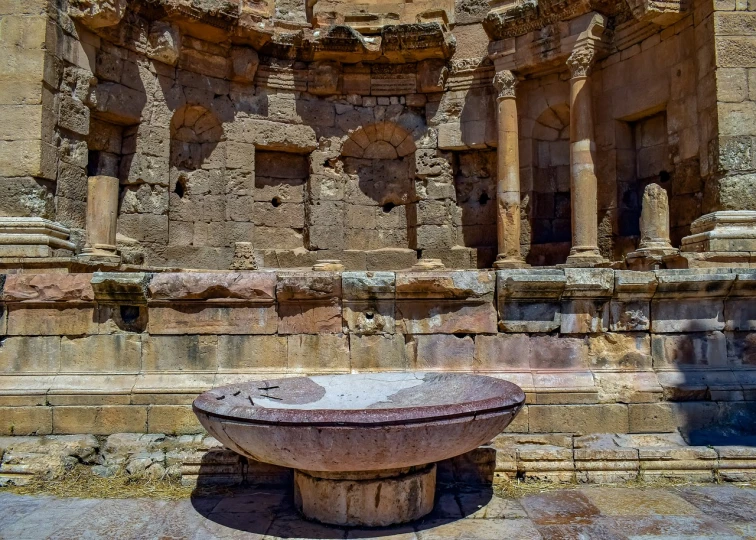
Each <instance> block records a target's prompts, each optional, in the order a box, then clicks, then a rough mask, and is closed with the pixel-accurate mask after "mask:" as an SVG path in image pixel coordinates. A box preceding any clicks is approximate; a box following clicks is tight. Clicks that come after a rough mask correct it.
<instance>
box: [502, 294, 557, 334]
mask: <svg viewBox="0 0 756 540" xmlns="http://www.w3.org/2000/svg"><path fill="white" fill-rule="evenodd" d="M499 317H500V319H501V320H500V321H499V330H501V331H502V332H514V333H517V332H528V333H538V332H553V331H554V330H557V329H559V328H561V326H562V304H561V302H548V301H543V302H523V301H514V300H504V301H501V299H500V300H499Z"/></svg>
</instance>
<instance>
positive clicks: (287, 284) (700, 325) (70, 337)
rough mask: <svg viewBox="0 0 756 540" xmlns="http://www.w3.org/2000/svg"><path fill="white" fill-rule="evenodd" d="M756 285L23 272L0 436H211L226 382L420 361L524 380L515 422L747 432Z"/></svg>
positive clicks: (671, 274) (531, 426)
mask: <svg viewBox="0 0 756 540" xmlns="http://www.w3.org/2000/svg"><path fill="white" fill-rule="evenodd" d="M754 296H756V273H754V272H753V271H751V270H747V269H738V268H724V269H720V268H715V269H698V270H658V271H654V272H631V271H619V270H617V271H615V270H611V269H527V270H502V271H497V272H493V271H434V272H343V273H336V272H312V271H259V272H218V273H196V272H182V273H157V274H151V273H94V274H44V273H43V274H24V273H21V274H9V275H7V276H6V277H5V281H4V288H3V292H2V314H3V315H2V318H0V335H2V336H4V337H3V338H2V347H0V433H3V434H6V435H8V434H14V435H30V434H36V435H44V434H77V433H94V434H98V435H109V434H112V433H119V432H135V433H171V434H177V435H181V434H193V433H200V432H201V427H200V426H199V424H198V423H197V420H196V418H195V416H194V414H193V413H192V411H191V405H190V404H191V402H192V400H193V399H194V398H195V397H197V395H199V394H200V393H202V392H204V391H206V390H208V389H210V388H213V387H217V386H222V385H225V384H231V383H235V382H238V381H243V380H251V379H273V378H277V377H289V376H293V375H302V374H305V375H317V374H332V373H350V372H351V373H357V372H383V371H414V370H418V371H431V372H433V371H437V372H475V373H482V374H488V375H492V376H494V377H500V378H503V379H506V380H509V381H511V382H513V383H515V384H517V385H519V386H520V387H521V388H523V390H524V391H525V393H526V397H527V399H526V406H525V408H524V409H523V410H522V411H521V413H520V414H519V415H518V417H517V418H516V419H515V421H514V423H513V424H512V425H511V426H510V428H509V431H510V432H514V433H531V434H543V433H565V432H567V433H570V434H577V435H587V434H591V433H602V432H612V433H654V432H656V433H659V432H662V433H671V432H675V431H676V430H677V429H678V428H683V429H684V430H695V429H702V428H706V427H707V426H712V425H723V426H732V427H734V428H738V427H739V426H741V427H742V426H744V425H749V424H750V423H751V422H752V419H753V418H754V410H755V409H756V393H755V392H756V338H755V337H754V329H756V307H754V306H756V302H754Z"/></svg>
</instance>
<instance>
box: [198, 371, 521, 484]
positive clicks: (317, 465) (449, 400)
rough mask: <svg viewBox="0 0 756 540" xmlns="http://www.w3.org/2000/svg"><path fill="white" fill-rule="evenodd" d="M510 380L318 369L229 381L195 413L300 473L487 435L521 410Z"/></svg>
mask: <svg viewBox="0 0 756 540" xmlns="http://www.w3.org/2000/svg"><path fill="white" fill-rule="evenodd" d="M524 401H525V394H524V393H523V391H522V390H521V389H520V388H519V387H518V386H516V385H514V384H512V383H509V382H506V381H503V380H500V379H495V378H492V377H485V376H480V375H467V374H448V373H370V374H352V375H323V376H313V377H295V378H285V379H275V380H267V381H265V380H262V381H252V382H245V383H240V384H232V385H229V386H224V387H220V388H215V389H213V390H210V391H208V392H205V393H204V394H202V395H201V396H199V397H198V398H197V399H196V400H195V401H194V412H195V413H196V415H197V417H198V418H199V420H200V422H201V423H202V425H203V426H204V427H205V429H207V431H208V432H209V433H210V434H212V435H213V436H214V437H215V438H217V439H218V440H219V441H221V442H222V443H223V444H224V445H226V446H227V447H228V448H231V449H232V450H235V451H236V452H238V453H240V454H243V455H245V456H248V457H250V458H253V459H256V460H258V461H263V462H266V463H273V464H276V465H281V466H284V467H291V468H294V469H299V470H304V471H327V472H346V471H349V472H355V471H376V470H385V469H401V468H406V467H413V466H418V465H424V464H428V463H433V462H437V461H441V460H443V459H447V458H451V457H454V456H457V455H460V454H463V453H465V452H468V451H470V450H472V449H474V448H476V447H478V446H479V445H481V444H484V443H486V442H488V441H490V440H491V439H492V438H493V437H494V436H495V435H497V434H498V433H501V432H502V431H503V430H504V428H506V427H507V425H508V424H509V423H510V422H511V421H512V419H513V418H514V416H515V415H516V414H517V412H518V411H519V410H520V408H521V407H522V405H523V403H524Z"/></svg>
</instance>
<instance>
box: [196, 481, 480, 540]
mask: <svg viewBox="0 0 756 540" xmlns="http://www.w3.org/2000/svg"><path fill="white" fill-rule="evenodd" d="M492 496H493V489H492V487H491V486H490V485H481V486H471V485H463V486H459V485H449V484H445V485H439V487H438V488H437V490H436V505H435V507H434V510H433V512H431V513H430V514H428V515H427V516H425V517H424V518H422V519H420V520H417V521H415V522H412V523H408V524H405V525H398V526H393V527H382V528H369V529H362V528H355V527H333V526H329V525H323V524H321V523H316V522H313V521H309V520H307V519H305V518H304V517H302V515H301V514H299V512H298V511H297V510H296V508H295V506H294V497H293V492H292V490H291V489H287V488H284V487H281V486H273V487H269V488H268V487H252V486H235V487H230V488H229V489H228V491H227V492H226V493H224V494H223V495H219V494H207V493H205V492H203V491H195V493H194V494H192V498H191V501H192V506H193V507H194V509H195V510H196V511H197V512H198V513H199V514H201V515H202V516H203V517H205V518H207V519H208V520H210V521H213V522H215V523H217V524H219V525H222V526H224V527H228V528H230V529H235V530H238V531H244V532H248V533H254V534H258V535H268V536H275V537H280V538H313V539H316V538H318V539H321V538H322V539H336V538H344V536H345V535H347V536H348V538H380V537H382V536H390V535H396V534H401V533H402V532H413V531H422V530H426V529H430V528H434V527H438V526H439V525H444V524H447V523H451V522H453V521H457V520H460V519H462V518H464V517H466V516H468V515H470V514H473V513H475V512H477V511H478V510H480V509H481V508H483V507H485V506H486V505H487V504H488V503H489V501H490V500H491V498H492Z"/></svg>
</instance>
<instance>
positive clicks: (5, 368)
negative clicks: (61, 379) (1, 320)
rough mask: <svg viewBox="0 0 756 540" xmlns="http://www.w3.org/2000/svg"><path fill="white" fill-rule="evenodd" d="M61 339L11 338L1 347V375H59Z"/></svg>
mask: <svg viewBox="0 0 756 540" xmlns="http://www.w3.org/2000/svg"><path fill="white" fill-rule="evenodd" d="M59 368H60V338H59V337H57V336H48V337H45V336H34V337H25V336H24V337H9V338H5V339H4V340H3V344H2V347H0V373H57V371H58V369H59Z"/></svg>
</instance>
